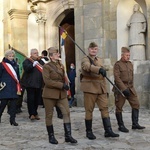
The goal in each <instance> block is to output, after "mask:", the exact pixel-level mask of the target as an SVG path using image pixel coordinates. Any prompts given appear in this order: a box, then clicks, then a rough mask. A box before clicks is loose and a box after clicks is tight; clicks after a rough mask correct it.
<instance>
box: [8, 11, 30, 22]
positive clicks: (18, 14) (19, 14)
mask: <svg viewBox="0 0 150 150" xmlns="http://www.w3.org/2000/svg"><path fill="white" fill-rule="evenodd" d="M30 13H31V12H30V11H29V10H18V9H11V10H9V11H8V14H9V16H10V19H11V20H12V19H14V18H18V19H28V16H29V14H30Z"/></svg>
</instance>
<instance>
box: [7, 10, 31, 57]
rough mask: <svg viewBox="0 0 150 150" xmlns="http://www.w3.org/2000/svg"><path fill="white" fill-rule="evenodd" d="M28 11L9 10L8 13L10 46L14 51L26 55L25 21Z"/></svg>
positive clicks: (26, 29)
mask: <svg viewBox="0 0 150 150" xmlns="http://www.w3.org/2000/svg"><path fill="white" fill-rule="evenodd" d="M29 13H30V11H27V10H18V9H11V10H9V11H8V14H9V16H10V29H11V43H8V44H11V46H12V47H14V48H15V49H17V50H19V51H21V52H23V53H24V54H25V55H27V51H28V50H27V48H28V39H27V33H28V26H27V19H28V15H29Z"/></svg>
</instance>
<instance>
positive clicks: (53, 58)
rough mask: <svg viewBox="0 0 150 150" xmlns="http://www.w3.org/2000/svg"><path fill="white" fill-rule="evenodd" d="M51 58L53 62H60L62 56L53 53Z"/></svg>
mask: <svg viewBox="0 0 150 150" xmlns="http://www.w3.org/2000/svg"><path fill="white" fill-rule="evenodd" d="M50 58H51V59H52V60H53V61H56V60H60V54H59V53H53V54H52V55H51V56H50Z"/></svg>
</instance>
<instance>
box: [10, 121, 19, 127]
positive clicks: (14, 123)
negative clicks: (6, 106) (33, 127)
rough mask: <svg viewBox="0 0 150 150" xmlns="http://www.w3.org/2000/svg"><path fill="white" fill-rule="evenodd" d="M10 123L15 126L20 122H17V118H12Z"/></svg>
mask: <svg viewBox="0 0 150 150" xmlns="http://www.w3.org/2000/svg"><path fill="white" fill-rule="evenodd" d="M10 124H11V125H13V126H18V123H16V121H15V120H10Z"/></svg>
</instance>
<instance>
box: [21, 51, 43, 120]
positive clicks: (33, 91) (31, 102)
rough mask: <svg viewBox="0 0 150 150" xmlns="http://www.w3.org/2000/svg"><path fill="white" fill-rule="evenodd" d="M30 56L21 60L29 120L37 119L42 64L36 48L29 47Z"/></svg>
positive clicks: (41, 83) (41, 81)
mask: <svg viewBox="0 0 150 150" xmlns="http://www.w3.org/2000/svg"><path fill="white" fill-rule="evenodd" d="M30 54H31V56H30V58H27V59H25V60H24V62H23V69H24V73H23V76H22V85H23V86H24V87H25V88H26V91H27V107H28V113H29V118H30V119H31V120H35V119H36V120H39V119H40V118H39V116H38V112H37V109H38V102H39V101H40V99H41V96H42V93H41V90H42V85H43V78H42V65H43V64H44V63H43V61H42V60H41V57H39V55H38V50H37V49H31V52H30Z"/></svg>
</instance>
